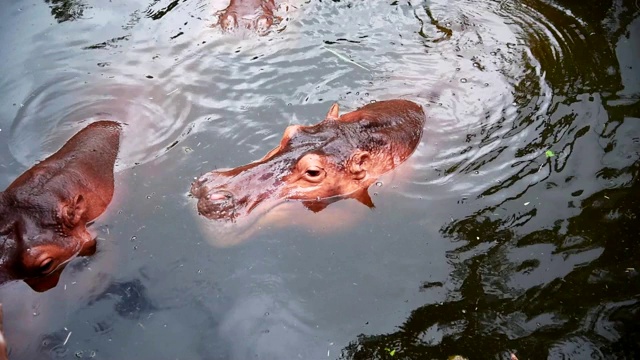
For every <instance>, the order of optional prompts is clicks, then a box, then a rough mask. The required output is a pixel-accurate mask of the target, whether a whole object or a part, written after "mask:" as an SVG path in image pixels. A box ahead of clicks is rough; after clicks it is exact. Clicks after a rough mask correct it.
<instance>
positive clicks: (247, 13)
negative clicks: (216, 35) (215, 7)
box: [217, 0, 279, 33]
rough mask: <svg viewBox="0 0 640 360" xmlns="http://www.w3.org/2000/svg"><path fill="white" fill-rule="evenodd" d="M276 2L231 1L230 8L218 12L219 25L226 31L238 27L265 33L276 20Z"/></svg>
mask: <svg viewBox="0 0 640 360" xmlns="http://www.w3.org/2000/svg"><path fill="white" fill-rule="evenodd" d="M275 10H276V4H275V0H230V2H229V6H227V7H226V8H225V9H223V10H221V11H218V13H217V15H218V24H217V25H220V28H222V29H223V30H225V31H230V30H233V29H235V28H238V27H244V28H246V29H255V30H257V31H258V32H259V33H265V32H266V31H267V30H268V29H269V28H270V27H271V25H273V23H274V20H279V18H278V17H277V16H275V15H274V11H275Z"/></svg>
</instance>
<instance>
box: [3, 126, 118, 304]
mask: <svg viewBox="0 0 640 360" xmlns="http://www.w3.org/2000/svg"><path fill="white" fill-rule="evenodd" d="M120 131H121V128H120V125H119V124H118V123H116V122H111V121H98V122H95V123H92V124H90V125H88V126H87V127H85V128H84V129H82V130H81V131H80V132H78V133H77V134H75V135H74V136H73V137H72V138H71V139H69V140H68V141H67V143H66V144H65V145H64V146H63V147H62V148H61V149H60V150H58V151H57V152H56V153H54V154H53V155H51V156H49V157H48V158H47V159H45V160H44V161H42V162H40V163H38V164H37V165H35V166H33V167H32V168H30V169H29V170H27V171H26V172H25V173H23V174H22V175H20V176H19V177H18V178H17V179H16V180H15V181H14V182H13V183H11V185H9V187H8V188H7V189H6V190H5V191H3V192H1V193H0V240H2V242H1V243H0V246H1V247H0V283H3V282H6V281H9V280H17V279H24V281H25V282H26V283H27V284H29V286H31V288H33V289H34V290H36V291H45V290H48V289H50V288H52V287H53V286H55V285H56V284H57V282H58V279H59V277H60V274H61V272H62V270H63V268H64V267H65V265H66V264H67V263H68V262H69V261H71V260H72V259H73V258H74V257H75V256H77V255H80V256H84V255H91V254H92V253H93V252H94V251H95V239H94V238H93V237H92V236H91V235H90V234H89V232H88V231H87V228H86V224H87V223H88V222H90V221H92V220H94V219H95V218H97V217H98V216H99V215H100V214H102V213H103V212H104V211H105V209H106V208H107V206H108V205H109V203H110V202H111V199H112V197H113V191H114V174H113V171H114V164H115V160H116V156H117V153H118V149H119V146H120Z"/></svg>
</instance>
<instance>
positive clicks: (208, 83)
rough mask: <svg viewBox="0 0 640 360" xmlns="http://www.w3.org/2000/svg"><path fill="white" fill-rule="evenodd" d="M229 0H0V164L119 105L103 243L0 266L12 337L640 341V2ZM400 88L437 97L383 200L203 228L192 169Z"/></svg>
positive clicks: (615, 348)
mask: <svg viewBox="0 0 640 360" xmlns="http://www.w3.org/2000/svg"><path fill="white" fill-rule="evenodd" d="M219 2H220V1H216V2H209V1H204V0H200V1H197V0H189V1H177V0H176V1H166V0H153V1H151V0H147V1H125V0H112V1H110V2H104V1H97V0H86V1H85V0H67V1H64V0H45V1H42V0H38V1H36V0H31V1H27V0H21V1H7V2H6V3H3V4H2V6H1V8H0V9H1V10H0V13H1V15H0V46H1V47H0V48H1V49H2V51H0V61H1V63H2V70H0V71H1V72H0V74H1V76H0V93H1V94H2V95H1V96H0V108H1V109H2V110H3V111H2V112H1V113H0V167H1V172H0V188H5V187H6V186H7V185H8V184H9V183H10V182H11V181H12V180H13V179H14V178H15V177H16V176H18V175H19V174H20V173H22V172H23V171H24V170H25V169H27V168H28V167H30V166H31V165H33V163H35V162H36V161H37V160H39V159H41V158H43V157H44V156H46V155H47V154H50V153H51V152H53V151H55V150H56V149H57V148H59V147H60V146H61V145H62V144H63V143H64V141H65V140H66V139H67V138H68V137H70V136H71V134H73V133H75V132H76V131H78V130H79V129H81V128H82V127H83V126H84V125H85V124H86V123H87V120H94V119H98V118H100V117H104V116H107V115H106V114H108V116H109V117H111V118H115V119H117V120H120V121H124V122H127V123H128V124H129V129H130V131H129V135H127V136H128V137H126V138H125V146H124V147H123V149H122V151H121V158H120V161H119V165H118V174H117V178H116V181H117V183H116V186H117V189H116V192H117V197H118V198H119V199H120V200H119V201H116V202H114V203H113V204H112V205H111V207H110V209H109V211H108V213H106V214H104V215H103V216H102V217H101V218H100V219H99V220H98V221H97V222H96V223H95V224H94V225H93V230H94V231H95V232H96V233H97V234H98V235H99V238H100V242H99V249H98V253H97V254H96V255H95V256H94V257H92V258H84V259H76V260H75V261H74V262H73V263H72V264H71V266H70V267H68V268H67V269H66V270H65V273H64V274H63V276H62V278H61V281H60V284H59V285H58V286H57V287H56V288H54V289H52V290H51V291H48V292H45V293H42V294H36V293H34V292H32V291H31V290H30V289H29V288H28V287H27V286H26V285H25V284H23V283H22V282H14V283H9V284H5V285H3V286H2V287H1V288H0V302H1V303H2V304H3V306H4V311H5V324H4V329H5V332H6V337H7V340H8V341H9V345H10V358H11V359H50V358H74V357H75V358H101V359H133V358H137V359H249V358H260V359H296V358H301V359H326V358H329V359H337V358H344V359H431V358H434V359H444V358H447V357H448V356H451V355H456V354H459V355H464V356H466V357H468V358H470V359H485V358H498V359H508V358H509V356H510V353H514V354H516V355H517V356H518V358H519V359H521V360H522V359H539V358H551V359H560V358H570V359H591V358H593V359H610V358H629V359H633V358H637V357H638V356H639V355H638V354H639V352H640V346H639V344H640V332H639V331H638V326H637V324H638V322H640V277H639V276H638V275H639V273H638V271H639V270H640V260H639V259H640V243H639V241H640V240H639V239H640V225H639V222H638V216H640V204H639V202H640V188H639V186H640V182H639V179H638V176H639V171H640V161H639V158H640V156H639V153H640V123H639V121H640V102H639V96H640V65H639V60H640V17H639V13H640V7H639V4H638V3H637V2H634V1H607V0H605V1H582V2H571V1H568V0H562V1H560V0H558V1H554V2H545V1H485V0H482V1H441V0H437V1H425V2H417V1H416V2H398V1H395V2H392V1H378V0H375V1H368V2H362V1H322V2H320V1H317V0H311V1H309V2H297V3H293V2H292V3H290V4H291V5H292V6H291V7H290V11H289V13H288V17H289V18H288V19H286V20H285V21H284V22H283V23H282V24H280V25H279V27H278V29H276V30H277V31H273V32H272V33H271V34H269V35H268V36H265V37H257V36H255V35H253V34H251V33H250V32H240V33H237V34H232V35H229V34H222V33H220V32H219V31H218V30H217V29H211V28H209V27H208V26H209V25H210V24H211V23H212V22H214V21H215V19H214V17H213V16H212V14H213V12H214V11H215V10H216V9H219V8H221V7H224V2H222V3H223V4H219ZM347 59H350V61H347ZM398 97H401V98H406V99H410V100H413V101H416V102H419V103H420V104H422V105H423V106H425V109H426V110H427V111H428V114H429V115H428V116H429V117H428V121H427V124H426V127H425V133H424V138H423V142H422V144H421V145H420V146H419V148H418V150H417V152H416V153H415V154H414V156H413V157H412V159H411V161H410V162H409V163H407V164H406V165H405V166H404V167H405V169H404V170H408V171H403V172H402V173H403V174H404V176H397V177H395V178H394V177H388V178H385V179H383V181H382V186H373V187H372V188H371V189H370V190H369V192H370V193H371V194H372V198H373V200H374V202H375V205H376V208H375V210H374V211H370V210H368V209H366V208H364V207H363V206H361V205H359V204H357V203H354V202H352V201H344V202H341V203H337V204H335V205H332V206H331V207H329V208H328V209H326V210H325V211H323V212H322V214H321V215H320V214H319V215H317V216H319V217H318V218H317V219H318V222H319V223H320V224H325V225H322V226H321V230H323V231H320V230H318V229H317V228H314V229H309V228H305V227H301V226H296V225H295V224H294V223H296V222H297V217H310V216H311V217H313V216H316V215H314V214H311V213H308V212H305V211H304V210H303V208H302V207H301V206H300V208H299V209H298V211H297V212H294V213H293V215H290V217H289V219H290V220H291V221H290V222H287V221H285V222H284V224H278V225H284V226H275V225H276V224H274V226H264V227H262V228H260V229H257V230H256V231H255V232H253V234H252V235H251V236H250V238H248V239H246V240H245V241H243V242H242V243H241V244H238V245H236V246H232V247H227V248H220V247H215V246H213V245H212V244H213V243H215V240H214V239H211V234H209V233H207V232H206V231H203V228H202V227H201V226H200V223H201V219H198V217H197V214H196V211H195V201H193V199H191V198H189V197H187V195H186V194H187V191H188V189H189V184H190V182H191V180H192V179H193V177H194V176H197V175H200V174H201V173H203V172H206V171H209V170H212V169H214V168H217V167H233V166H237V165H240V164H244V163H247V162H250V161H252V160H255V159H258V158H259V157H261V156H263V155H264V154H265V153H266V152H267V151H269V150H270V149H272V148H273V147H274V146H275V145H276V144H277V143H278V142H279V138H280V136H281V134H282V132H283V130H284V128H285V127H286V126H287V125H289V124H295V123H299V124H312V123H315V122H317V121H319V120H320V119H322V118H323V117H324V115H325V114H326V111H327V110H328V109H329V107H330V105H331V104H332V103H333V102H335V101H338V102H339V103H340V105H341V107H342V108H343V110H344V111H347V110H353V109H355V108H357V107H359V106H361V105H363V104H365V103H367V102H369V101H373V100H381V99H390V98H398ZM345 213H349V216H344V214H345ZM312 219H313V220H315V219H316V218H312Z"/></svg>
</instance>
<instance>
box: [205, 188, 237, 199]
mask: <svg viewBox="0 0 640 360" xmlns="http://www.w3.org/2000/svg"><path fill="white" fill-rule="evenodd" d="M207 197H208V198H209V200H210V201H225V200H231V199H233V195H232V194H231V193H230V192H228V191H225V190H218V191H214V192H212V193H210V194H209V195H208V196H207Z"/></svg>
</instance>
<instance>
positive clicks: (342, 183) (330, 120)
mask: <svg viewBox="0 0 640 360" xmlns="http://www.w3.org/2000/svg"><path fill="white" fill-rule="evenodd" d="M424 122H425V113H424V111H423V109H422V107H421V106H420V105H418V104H416V103H414V102H411V101H408V100H387V101H379V102H374V103H370V104H367V105H365V106H363V107H361V108H359V109H357V110H355V111H353V112H350V113H346V114H343V115H342V116H340V114H339V107H338V104H333V106H332V107H331V109H330V110H329V113H328V114H327V116H326V118H325V119H324V120H323V121H321V122H320V123H318V124H315V125H310V126H302V125H291V126H289V127H287V128H286V130H285V132H284V135H283V137H282V139H281V141H280V144H279V145H278V146H277V147H276V148H274V149H273V150H271V151H269V153H267V154H266V155H265V156H264V157H263V158H262V159H260V160H257V161H254V162H252V163H249V164H247V165H242V166H239V167H236V168H233V169H221V170H214V171H211V172H208V173H206V174H204V175H202V176H200V177H199V178H197V179H196V180H195V181H194V182H193V183H192V184H191V191H190V193H191V195H192V196H194V197H195V198H197V209H198V213H199V214H200V215H201V216H204V217H205V218H207V219H210V220H218V221H222V222H231V223H234V222H236V221H237V220H238V219H241V218H244V217H246V216H247V215H249V214H250V213H251V212H252V211H254V209H256V208H257V207H259V206H262V205H264V206H265V207H268V208H271V207H273V206H275V205H277V204H279V203H281V202H283V201H288V200H297V201H301V202H302V203H303V205H304V206H305V207H306V208H307V209H309V210H311V211H313V212H318V211H321V210H323V209H324V208H325V207H327V206H328V205H329V204H331V203H332V202H334V201H337V200H340V199H344V198H353V199H356V200H358V201H360V202H361V203H363V204H364V205H366V206H369V207H373V202H372V201H371V198H370V197H369V194H368V187H369V186H370V185H371V184H373V183H374V182H375V181H376V180H377V179H378V178H379V177H380V176H381V175H383V174H385V173H387V172H389V171H391V170H393V169H394V168H396V167H397V166H398V165H400V164H402V163H403V162H404V161H405V160H406V159H407V158H408V157H409V156H410V155H411V154H412V153H413V152H414V150H415V149H416V147H417V146H418V144H419V143H420V139H421V137H422V129H423V126H424ZM263 208H264V207H263Z"/></svg>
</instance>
